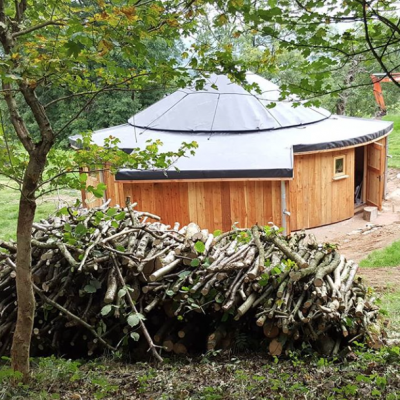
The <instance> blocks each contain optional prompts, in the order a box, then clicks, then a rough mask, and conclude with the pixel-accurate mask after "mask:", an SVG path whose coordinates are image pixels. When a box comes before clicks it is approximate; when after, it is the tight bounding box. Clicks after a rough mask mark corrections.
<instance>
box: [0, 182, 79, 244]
mask: <svg viewBox="0 0 400 400" xmlns="http://www.w3.org/2000/svg"><path fill="white" fill-rule="evenodd" d="M2 184H3V185H4V184H9V182H8V181H6V180H4V179H1V178H0V210H1V218H0V239H2V240H9V239H15V237H16V230H17V218H18V203H19V195H20V193H19V192H18V191H17V190H13V189H10V188H8V187H4V186H2ZM78 196H79V193H78V192H77V191H75V190H62V191H60V193H59V194H58V193H57V192H55V193H54V194H52V195H49V196H45V197H44V198H41V199H39V200H38V208H37V211H36V218H35V220H36V221H39V220H40V219H42V218H47V217H48V216H49V215H50V214H52V213H54V212H55V211H56V210H57V207H58V205H59V202H60V200H66V201H69V202H71V200H73V199H75V198H77V197H78Z"/></svg>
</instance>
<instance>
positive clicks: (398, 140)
mask: <svg viewBox="0 0 400 400" xmlns="http://www.w3.org/2000/svg"><path fill="white" fill-rule="evenodd" d="M383 119H384V120H385V121H393V122H394V127H393V132H392V133H391V134H390V135H389V155H391V156H392V158H389V160H388V165H389V167H392V168H399V169H400V115H386V116H385V117H384V118H383Z"/></svg>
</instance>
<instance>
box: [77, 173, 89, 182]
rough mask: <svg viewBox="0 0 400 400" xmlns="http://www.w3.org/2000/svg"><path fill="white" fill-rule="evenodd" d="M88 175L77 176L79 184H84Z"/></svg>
mask: <svg viewBox="0 0 400 400" xmlns="http://www.w3.org/2000/svg"><path fill="white" fill-rule="evenodd" d="M87 178H88V174H79V182H81V183H84V184H86V181H87Z"/></svg>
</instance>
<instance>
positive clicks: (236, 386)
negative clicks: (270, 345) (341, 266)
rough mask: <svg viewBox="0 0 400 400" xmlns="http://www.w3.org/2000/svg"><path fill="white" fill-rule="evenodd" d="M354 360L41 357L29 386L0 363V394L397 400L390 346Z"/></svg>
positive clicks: (399, 385) (398, 355) (399, 355)
mask: <svg viewBox="0 0 400 400" xmlns="http://www.w3.org/2000/svg"><path fill="white" fill-rule="evenodd" d="M354 358H355V359H354V361H352V362H338V360H329V359H321V358H318V357H315V356H313V355H308V356H305V355H301V354H298V353H293V352H292V353H291V354H290V355H289V356H288V359H287V360H284V361H280V360H278V359H276V362H273V361H272V360H268V361H267V362H266V360H265V357H257V356H254V355H247V356H244V355H242V356H240V357H233V356H231V355H228V354H224V353H220V352H215V354H209V355H207V356H206V357H205V358H203V359H202V360H205V362H201V360H198V359H193V360H182V359H181V360H172V361H170V362H169V363H164V364H161V365H157V366H151V367H149V364H148V363H136V364H133V365H132V364H131V365H129V364H120V363H118V362H116V361H113V360H111V359H99V360H94V361H91V362H88V363H83V362H80V361H71V360H63V359H56V358H44V359H40V360H33V375H32V380H31V382H30V383H29V384H28V385H20V386H17V387H14V388H13V387H12V386H11V384H10V383H11V380H10V377H7V375H10V374H12V373H11V371H10V369H9V364H8V362H7V361H5V362H4V366H3V367H1V366H0V376H1V378H0V383H1V386H0V396H1V398H30V399H32V400H39V399H41V400H45V399H46V400H50V399H58V398H85V399H100V398H129V397H131V398H136V397H137V398H157V399H164V400H175V399H187V400H211V399H214V400H216V399H221V400H228V399H229V400H235V399H243V400H247V399H254V398H257V399H271V400H272V399H274V400H275V399H297V398H298V399H300V398H303V397H304V396H307V399H310V400H315V399H318V400H328V399H339V400H340V399H343V400H344V399H347V400H353V399H358V398H361V397H363V398H368V399H370V398H371V399H373V398H378V399H379V398H382V399H387V400H395V399H397V398H398V396H399V391H400V382H399V377H398V374H397V370H398V363H399V361H400V349H399V348H398V347H392V348H383V349H381V350H379V351H366V350H365V349H363V348H360V349H359V350H357V351H356V353H355V355H354ZM199 361H200V362H199ZM182 376H184V377H185V379H182ZM378 392H379V393H378ZM7 396H8V397H7ZM13 396H14V397H13ZM17 396H20V397H17Z"/></svg>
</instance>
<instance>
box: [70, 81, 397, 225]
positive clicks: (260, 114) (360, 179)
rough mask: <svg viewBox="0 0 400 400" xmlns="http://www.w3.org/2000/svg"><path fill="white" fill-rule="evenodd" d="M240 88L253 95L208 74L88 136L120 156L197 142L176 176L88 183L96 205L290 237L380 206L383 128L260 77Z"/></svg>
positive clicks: (137, 174)
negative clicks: (288, 93) (98, 194)
mask: <svg viewBox="0 0 400 400" xmlns="http://www.w3.org/2000/svg"><path fill="white" fill-rule="evenodd" d="M247 81H248V82H249V83H253V82H255V83H257V84H258V87H259V89H260V90H261V93H259V92H260V90H258V91H257V92H248V91H246V90H245V89H244V88H243V87H241V86H240V85H237V84H235V83H232V82H231V81H230V80H229V79H228V78H227V77H226V76H223V75H213V76H211V77H210V78H209V82H208V84H207V85H206V86H205V87H204V89H203V90H199V91H196V90H194V89H192V88H187V89H183V90H178V91H176V92H174V93H172V94H171V95H169V96H167V97H165V98H163V99H162V100H160V101H158V102H157V103H155V104H154V105H152V106H150V107H148V108H147V109H145V110H143V111H141V112H139V113H138V114H136V115H134V116H133V117H131V118H130V119H129V120H128V123H127V124H124V125H120V126H116V127H112V128H108V129H103V130H99V131H97V132H95V133H94V135H93V141H94V142H95V143H96V144H99V145H101V144H102V143H103V141H104V139H105V138H108V137H109V136H113V137H117V138H118V139H119V140H120V144H119V146H120V147H121V148H123V149H124V150H126V151H130V149H133V148H142V147H144V146H145V145H146V141H147V140H149V139H151V140H156V139H160V140H161V141H162V142H163V143H164V146H163V147H162V151H168V150H176V149H178V147H179V146H180V144H181V143H182V142H191V141H196V142H197V143H198V144H199V148H198V149H197V150H196V155H195V156H190V157H183V158H181V159H179V160H178V161H177V163H176V164H175V167H177V168H178V169H179V171H177V170H175V169H171V170H170V171H167V172H166V173H165V171H160V170H151V171H135V170H126V169H123V170H120V171H119V172H118V173H117V175H116V176H113V175H111V174H110V173H108V172H107V171H105V172H103V173H99V174H97V175H93V176H91V178H90V179H91V180H92V182H93V183H96V182H99V181H101V182H104V183H105V184H106V185H107V190H106V194H105V199H104V200H107V199H110V198H111V199H112V202H111V204H121V205H122V204H124V203H125V198H126V197H127V196H130V198H131V199H132V201H135V202H137V203H138V209H142V210H146V211H149V212H152V213H155V214H157V215H160V216H161V217H162V218H163V222H165V223H167V224H171V225H173V224H174V222H175V221H179V222H180V223H181V224H187V223H189V222H191V221H195V222H197V223H198V224H199V225H200V226H202V227H204V228H208V229H209V230H211V231H212V230H214V229H222V230H229V229H230V228H231V227H232V225H233V224H234V223H236V222H237V223H238V226H240V227H247V226H251V225H253V224H254V223H259V224H262V225H266V224H268V223H269V222H273V223H275V224H276V225H278V226H283V227H284V228H285V229H286V231H287V232H290V231H294V230H299V229H304V228H311V227H317V226H321V225H326V224H332V223H334V222H338V221H343V220H345V219H348V218H351V217H352V216H353V215H354V213H355V209H356V208H357V207H360V206H362V205H365V204H368V205H375V206H377V207H378V208H379V209H380V208H381V206H382V199H383V197H384V192H385V181H386V169H387V163H386V155H387V136H388V135H389V133H390V132H391V130H392V127H393V124H392V123H391V122H385V121H380V120H372V119H362V118H350V117H344V116H337V115H331V114H330V113H329V112H328V111H327V110H324V109H321V108H315V107H304V106H302V105H300V106H297V107H294V106H293V99H289V100H287V101H278V99H279V88H278V86H276V85H275V84H273V83H271V82H269V81H267V80H266V79H264V78H262V77H260V76H258V75H255V74H251V73H249V74H248V75H247ZM271 103H274V104H271ZM272 106H273V107H272ZM75 143H76V138H75V137H72V138H71V144H72V145H74V144H75ZM83 197H84V200H86V203H87V205H88V206H89V207H91V206H95V205H98V201H95V200H93V199H90V198H88V197H89V196H87V195H86V194H85V193H84V194H83Z"/></svg>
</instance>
